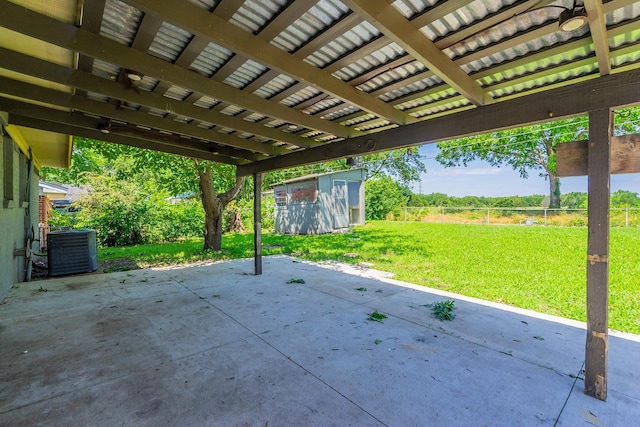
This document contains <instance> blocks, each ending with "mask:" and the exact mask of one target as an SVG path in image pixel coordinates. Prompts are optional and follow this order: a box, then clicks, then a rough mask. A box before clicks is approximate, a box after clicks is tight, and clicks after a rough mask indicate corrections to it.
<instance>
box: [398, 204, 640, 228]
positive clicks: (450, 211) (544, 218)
mask: <svg viewBox="0 0 640 427" xmlns="http://www.w3.org/2000/svg"><path fill="white" fill-rule="evenodd" d="M387 219H388V220H394V221H421V222H440V223H451V224H494V225H522V226H562V227H582V226H586V225H587V222H588V221H587V220H588V215H587V209H550V208H469V207H450V206H447V207H444V206H443V207H404V208H400V209H396V210H395V211H394V212H392V213H390V214H389V215H388V217H387ZM610 224H611V226H612V227H640V208H611V213H610Z"/></svg>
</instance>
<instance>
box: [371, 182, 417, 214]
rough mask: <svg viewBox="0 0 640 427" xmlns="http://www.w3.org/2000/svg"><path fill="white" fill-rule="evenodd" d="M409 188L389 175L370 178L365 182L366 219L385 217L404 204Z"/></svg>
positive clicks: (407, 197) (408, 194) (409, 191)
mask: <svg viewBox="0 0 640 427" xmlns="http://www.w3.org/2000/svg"><path fill="white" fill-rule="evenodd" d="M410 196H411V190H410V189H409V188H408V187H406V186H404V185H401V184H399V183H397V182H395V181H394V180H393V179H392V178H391V177H389V176H381V177H379V178H375V179H370V180H368V181H367V182H366V183H365V205H366V218H367V219H385V218H386V217H387V215H388V214H389V212H391V211H393V210H394V209H396V208H398V207H400V206H406V204H407V202H408V201H409V197H410Z"/></svg>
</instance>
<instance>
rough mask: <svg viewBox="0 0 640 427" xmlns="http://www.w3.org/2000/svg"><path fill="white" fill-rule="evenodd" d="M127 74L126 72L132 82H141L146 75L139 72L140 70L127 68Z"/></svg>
mask: <svg viewBox="0 0 640 427" xmlns="http://www.w3.org/2000/svg"><path fill="white" fill-rule="evenodd" d="M125 74H126V76H127V78H128V79H129V80H131V81H132V82H139V81H140V80H142V78H143V77H144V75H143V74H142V73H139V72H137V71H134V70H126V71H125Z"/></svg>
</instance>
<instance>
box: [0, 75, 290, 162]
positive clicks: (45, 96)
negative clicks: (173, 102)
mask: <svg viewBox="0 0 640 427" xmlns="http://www.w3.org/2000/svg"><path fill="white" fill-rule="evenodd" d="M0 86H2V88H3V89H2V91H3V92H4V93H6V94H7V95H11V96H20V97H25V98H26V99H30V100H33V101H37V102H41V103H44V104H48V105H56V106H59V107H64V108H66V109H73V110H78V111H84V112H86V113H90V114H94V115H98V116H101V117H105V118H111V119H116V120H120V121H122V122H125V123H133V124H136V125H140V126H146V127H150V128H154V129H157V130H163V131H166V132H170V133H176V134H179V135H184V136H188V137H191V138H194V139H196V140H200V139H204V140H207V141H210V142H214V143H218V144H222V145H223V147H220V149H219V151H220V152H224V151H226V150H229V149H231V151H229V152H230V153H231V152H233V153H236V156H237V157H243V158H246V159H249V160H260V159H264V158H266V156H264V155H262V154H256V153H255V151H257V150H256V147H264V148H263V149H262V150H261V152H262V151H264V150H266V151H270V152H271V153H270V154H277V152H278V151H279V150H278V149H277V147H273V146H271V145H269V144H262V143H258V142H256V141H250V140H246V139H242V138H238V137H235V136H233V135H228V134H225V133H221V132H217V131H215V130H209V129H206V128H202V127H197V126H191V125H190V124H188V123H184V122H182V123H181V122H178V121H176V120H170V119H164V118H162V117H158V116H155V115H151V114H146V113H142V112H139V111H135V110H130V109H125V108H120V107H118V106H116V105H112V104H107V103H104V102H99V101H93V100H91V99H88V98H83V97H80V96H77V95H71V94H67V93H64V92H59V91H56V90H53V89H47V88H43V87H40V86H36V85H31V84H29V83H22V82H18V81H16V80H11V79H7V78H5V77H0ZM28 105H29V104H26V105H25V106H21V108H22V107H24V108H27V106H28ZM224 146H227V147H224ZM231 147H233V148H231ZM234 149H239V150H238V151H236V150H234ZM274 150H275V151H274ZM265 154H269V153H265Z"/></svg>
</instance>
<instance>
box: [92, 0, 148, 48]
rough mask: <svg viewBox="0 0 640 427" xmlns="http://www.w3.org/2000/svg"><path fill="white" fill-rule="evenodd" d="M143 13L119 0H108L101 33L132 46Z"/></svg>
mask: <svg viewBox="0 0 640 427" xmlns="http://www.w3.org/2000/svg"><path fill="white" fill-rule="evenodd" d="M142 16H143V13H142V12H141V11H139V10H138V9H136V8H135V7H133V6H129V5H128V4H126V3H122V2H121V1H118V0H107V2H106V3H105V5H104V15H103V17H102V24H101V25H100V34H101V35H103V36H105V37H107V38H109V39H111V40H115V41H117V42H118V43H122V44H125V45H127V46H131V43H133V39H134V38H135V36H136V32H137V31H138V27H139V26H140V21H141V20H142Z"/></svg>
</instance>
